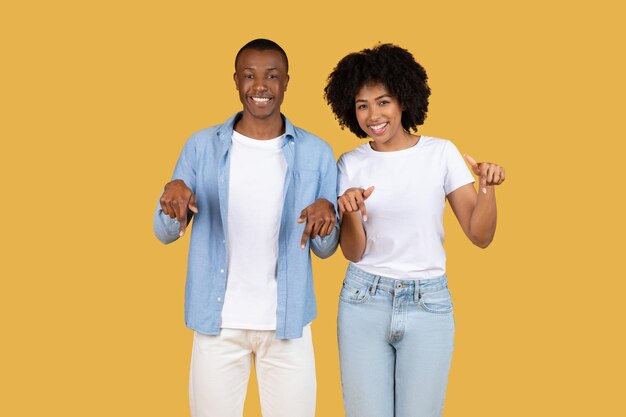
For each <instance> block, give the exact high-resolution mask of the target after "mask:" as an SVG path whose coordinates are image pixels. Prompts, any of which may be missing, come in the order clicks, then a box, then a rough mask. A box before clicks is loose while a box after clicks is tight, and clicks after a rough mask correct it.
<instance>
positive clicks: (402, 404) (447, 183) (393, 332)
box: [324, 44, 504, 417]
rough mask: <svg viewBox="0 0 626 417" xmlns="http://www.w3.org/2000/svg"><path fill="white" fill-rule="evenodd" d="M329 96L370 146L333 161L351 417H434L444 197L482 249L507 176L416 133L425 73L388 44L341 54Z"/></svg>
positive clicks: (442, 385)
mask: <svg viewBox="0 0 626 417" xmlns="http://www.w3.org/2000/svg"><path fill="white" fill-rule="evenodd" d="M324 91H325V98H326V100H327V102H328V103H329V105H330V106H331V108H332V110H333V112H334V113H335V116H336V117H337V119H338V121H339V124H340V125H341V127H342V128H343V127H347V128H348V129H350V131H352V132H353V133H354V134H355V135H356V136H358V137H359V138H366V137H369V139H370V141H369V142H368V143H365V144H363V145H361V146H359V147H357V148H356V149H354V150H353V151H351V152H348V153H346V154H344V155H342V156H341V158H340V159H339V162H338V170H339V171H338V172H339V186H338V195H339V199H338V206H339V212H340V218H341V234H340V244H341V250H342V251H343V254H344V256H345V257H346V258H347V259H348V260H350V261H351V263H350V265H349V267H348V272H347V274H346V277H345V280H344V282H343V288H342V290H341V295H340V305H339V317H338V337H339V351H340V361H341V379H342V385H343V396H344V404H345V409H346V416H347V417H409V416H410V417H426V416H428V417H433V416H441V414H442V410H443V403H444V398H445V390H446V384H447V379H448V372H449V369H450V359H451V356H452V350H453V338H454V319H453V313H452V302H451V300H450V292H449V291H448V285H447V277H446V275H445V262H446V257H445V252H444V249H443V246H442V243H443V225H442V218H443V210H444V207H445V200H446V199H447V200H448V201H449V202H450V206H451V207H452V210H453V211H454V214H455V215H456V217H457V219H458V221H459V223H460V225H461V228H462V229H463V231H464V232H465V234H466V235H467V237H468V238H469V239H470V240H471V241H472V242H473V243H474V244H475V245H477V246H480V247H481V248H485V247H487V246H488V245H489V243H490V242H491V240H492V239H493V236H494V233H495V229H496V200H495V190H494V186H496V185H499V184H501V183H502V181H504V169H503V168H502V167H500V166H498V165H496V164H491V163H477V162H476V161H474V160H473V159H472V158H471V157H469V156H466V159H467V161H468V163H469V164H470V166H471V169H472V171H473V172H474V174H475V175H476V176H477V177H478V178H479V180H478V182H479V187H478V188H479V190H478V192H477V191H476V189H475V188H474V185H473V183H474V178H473V177H472V175H471V173H470V171H469V169H468V168H467V166H466V165H465V162H464V161H463V158H462V157H461V155H460V153H459V151H458V150H457V149H456V147H455V146H454V145H453V144H452V143H451V142H449V141H447V140H443V139H436V138H433V137H428V136H422V135H417V134H416V133H411V131H414V132H416V130H417V126H419V125H421V124H423V122H424V119H425V118H426V112H427V110H428V97H429V95H430V88H429V87H428V84H427V76H426V72H425V71H424V68H423V67H422V66H421V65H420V64H418V63H417V62H415V60H414V58H413V56H412V55H411V53H409V52H408V51H407V50H405V49H402V48H400V47H398V46H395V45H390V44H384V45H378V46H376V47H374V48H373V49H364V50H362V51H360V52H357V53H353V54H349V55H347V56H346V57H344V58H343V59H342V60H341V61H340V62H339V63H338V64H337V67H336V68H335V69H334V70H333V72H332V73H331V74H330V76H329V77H328V84H327V86H326V88H325V89H324Z"/></svg>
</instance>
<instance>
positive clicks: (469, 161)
mask: <svg viewBox="0 0 626 417" xmlns="http://www.w3.org/2000/svg"><path fill="white" fill-rule="evenodd" d="M463 156H464V157H465V160H466V161H467V162H468V163H469V164H470V165H471V166H473V167H477V166H478V162H476V160H475V159H474V158H472V157H471V156H469V155H468V154H465V155H463Z"/></svg>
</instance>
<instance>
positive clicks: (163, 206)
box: [159, 197, 170, 216]
mask: <svg viewBox="0 0 626 417" xmlns="http://www.w3.org/2000/svg"><path fill="white" fill-rule="evenodd" d="M159 202H160V203H161V210H163V213H165V214H167V215H168V216H169V214H170V209H169V207H168V204H167V201H165V199H164V198H163V197H161V200H159Z"/></svg>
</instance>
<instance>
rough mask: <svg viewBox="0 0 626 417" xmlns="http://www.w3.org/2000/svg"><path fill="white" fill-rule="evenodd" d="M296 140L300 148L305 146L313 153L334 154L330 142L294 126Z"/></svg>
mask: <svg viewBox="0 0 626 417" xmlns="http://www.w3.org/2000/svg"><path fill="white" fill-rule="evenodd" d="M293 132H294V140H295V142H296V144H297V145H298V146H305V147H307V149H310V150H311V151H316V150H317V151H318V152H332V148H331V146H330V144H329V143H328V142H326V141H325V140H324V139H322V138H321V137H319V136H317V135H316V134H314V133H311V132H309V131H308V130H306V129H303V128H301V127H297V126H293Z"/></svg>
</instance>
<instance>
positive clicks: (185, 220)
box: [178, 210, 187, 237]
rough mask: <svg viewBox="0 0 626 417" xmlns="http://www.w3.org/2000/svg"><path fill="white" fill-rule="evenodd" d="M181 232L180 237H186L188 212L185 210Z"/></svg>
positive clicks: (181, 221)
mask: <svg viewBox="0 0 626 417" xmlns="http://www.w3.org/2000/svg"><path fill="white" fill-rule="evenodd" d="M178 221H179V222H180V230H179V232H178V236H180V237H183V236H184V235H185V230H187V210H185V214H184V215H183V216H181V218H180V220H178Z"/></svg>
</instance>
